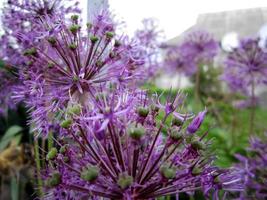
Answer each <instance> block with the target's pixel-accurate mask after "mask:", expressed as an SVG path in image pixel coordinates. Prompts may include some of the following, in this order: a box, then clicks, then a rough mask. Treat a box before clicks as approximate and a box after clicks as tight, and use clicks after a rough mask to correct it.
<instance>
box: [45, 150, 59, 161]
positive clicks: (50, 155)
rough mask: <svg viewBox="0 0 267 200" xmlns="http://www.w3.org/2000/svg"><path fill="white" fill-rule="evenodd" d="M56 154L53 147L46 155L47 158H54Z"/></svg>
mask: <svg viewBox="0 0 267 200" xmlns="http://www.w3.org/2000/svg"><path fill="white" fill-rule="evenodd" d="M56 156H57V149H56V148H55V147H53V148H51V150H50V151H49V152H48V154H47V155H46V159H47V160H54V159H55V158H56Z"/></svg>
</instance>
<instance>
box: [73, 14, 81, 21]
mask: <svg viewBox="0 0 267 200" xmlns="http://www.w3.org/2000/svg"><path fill="white" fill-rule="evenodd" d="M78 19H79V15H72V16H71V20H73V21H77V20H78Z"/></svg>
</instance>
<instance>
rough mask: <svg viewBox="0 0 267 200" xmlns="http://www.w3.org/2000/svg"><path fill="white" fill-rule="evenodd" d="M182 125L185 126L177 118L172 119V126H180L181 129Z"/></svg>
mask: <svg viewBox="0 0 267 200" xmlns="http://www.w3.org/2000/svg"><path fill="white" fill-rule="evenodd" d="M181 125H183V122H182V121H181V120H180V119H177V118H176V117H174V118H173V119H172V126H178V127H179V126H181Z"/></svg>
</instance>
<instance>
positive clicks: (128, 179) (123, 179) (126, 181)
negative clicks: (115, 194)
mask: <svg viewBox="0 0 267 200" xmlns="http://www.w3.org/2000/svg"><path fill="white" fill-rule="evenodd" d="M117 183H118V185H119V186H120V187H121V188H122V189H126V188H128V187H129V186H131V185H132V183H133V177H132V176H129V175H128V174H127V173H126V172H125V173H121V174H119V179H118V182H117Z"/></svg>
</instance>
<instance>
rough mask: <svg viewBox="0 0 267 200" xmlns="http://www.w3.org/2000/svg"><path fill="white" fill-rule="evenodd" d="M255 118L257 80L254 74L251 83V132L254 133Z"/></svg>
mask: <svg viewBox="0 0 267 200" xmlns="http://www.w3.org/2000/svg"><path fill="white" fill-rule="evenodd" d="M254 120H255V82H254V78H253V76H252V84H251V107H250V126H249V134H250V135H252V134H253V131H254Z"/></svg>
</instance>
